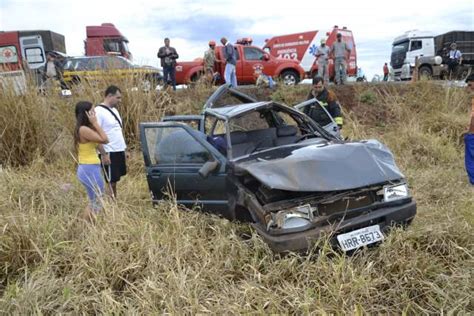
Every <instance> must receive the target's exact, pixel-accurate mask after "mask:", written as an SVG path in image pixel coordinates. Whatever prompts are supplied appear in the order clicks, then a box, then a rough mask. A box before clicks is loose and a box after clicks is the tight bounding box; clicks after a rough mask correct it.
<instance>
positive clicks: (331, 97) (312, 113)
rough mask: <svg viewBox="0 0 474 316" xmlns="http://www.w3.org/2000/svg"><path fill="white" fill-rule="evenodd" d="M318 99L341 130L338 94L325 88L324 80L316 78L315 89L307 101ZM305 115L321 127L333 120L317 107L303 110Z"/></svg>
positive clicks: (311, 106)
mask: <svg viewBox="0 0 474 316" xmlns="http://www.w3.org/2000/svg"><path fill="white" fill-rule="evenodd" d="M313 98H316V100H318V101H319V103H321V105H322V106H324V108H325V109H326V110H327V111H328V112H329V114H331V116H332V117H333V119H334V121H335V122H336V124H337V126H338V127H339V129H341V128H342V122H343V120H342V114H341V106H340V105H339V103H338V102H337V97H336V94H335V93H334V92H333V91H331V90H328V89H327V88H326V87H325V86H324V80H323V78H321V77H319V76H316V77H314V78H313V87H312V89H311V91H310V93H309V95H308V98H307V100H311V99H313ZM303 113H305V114H306V115H308V116H309V117H311V118H312V119H313V120H314V121H315V122H316V123H318V124H319V125H321V126H326V125H328V124H329V123H331V118H330V117H328V116H327V114H326V113H325V112H324V110H323V109H322V108H321V107H320V106H317V105H308V106H306V107H305V108H304V109H303Z"/></svg>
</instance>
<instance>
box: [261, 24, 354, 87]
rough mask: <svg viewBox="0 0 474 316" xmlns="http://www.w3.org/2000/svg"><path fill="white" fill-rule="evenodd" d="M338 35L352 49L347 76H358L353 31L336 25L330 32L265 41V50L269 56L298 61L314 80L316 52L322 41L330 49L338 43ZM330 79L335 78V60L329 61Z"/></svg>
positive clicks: (310, 33)
mask: <svg viewBox="0 0 474 316" xmlns="http://www.w3.org/2000/svg"><path fill="white" fill-rule="evenodd" d="M337 33H341V35H342V40H343V41H344V42H346V43H347V45H348V47H349V48H350V49H351V53H350V56H349V61H348V64H347V75H348V76H350V77H356V76H357V51H356V45H355V41H354V36H353V34H352V31H350V30H348V29H347V28H346V27H345V26H344V27H342V28H339V27H338V26H337V25H335V26H334V27H333V28H332V29H329V30H317V31H309V32H301V33H294V34H288V35H279V36H275V37H272V38H270V39H268V40H266V41H265V46H264V47H263V49H264V50H265V51H267V52H268V53H269V54H271V55H273V56H275V57H280V58H287V59H293V60H298V61H299V62H300V65H301V67H302V68H303V69H304V71H305V73H306V76H307V77H309V78H312V77H313V76H314V75H316V74H317V73H318V64H317V62H316V55H315V54H316V50H317V47H318V46H319V45H320V43H321V40H322V39H324V40H326V45H327V46H329V47H330V48H331V47H332V45H333V44H334V42H335V41H336V36H337ZM329 77H330V78H331V80H333V78H334V60H333V59H332V58H330V59H329Z"/></svg>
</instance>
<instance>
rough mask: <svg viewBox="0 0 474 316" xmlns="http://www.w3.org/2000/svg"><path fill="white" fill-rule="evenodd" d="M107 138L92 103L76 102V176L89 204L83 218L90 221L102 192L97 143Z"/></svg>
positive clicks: (105, 142) (95, 211) (98, 208)
mask: <svg viewBox="0 0 474 316" xmlns="http://www.w3.org/2000/svg"><path fill="white" fill-rule="evenodd" d="M108 142H109V139H108V138H107V135H106V134H105V132H104V130H102V128H101V127H100V125H99V123H98V122H97V117H96V116H95V111H94V107H93V105H92V103H90V102H87V101H80V102H78V103H77V104H76V129H75V131H74V143H75V145H76V148H77V153H78V160H79V166H78V167H77V177H78V178H79V181H80V182H81V183H82V184H83V185H84V187H85V188H86V191H87V195H88V197H89V204H88V205H87V206H86V208H85V209H84V213H83V216H82V217H83V218H84V219H85V220H88V221H91V220H92V219H93V216H94V215H95V214H96V213H97V212H99V211H100V209H101V203H100V198H101V195H102V193H103V192H104V180H103V179H102V175H101V172H100V160H99V156H98V155H97V146H98V144H107V143H108Z"/></svg>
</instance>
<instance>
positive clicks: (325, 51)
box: [316, 39, 329, 84]
mask: <svg viewBox="0 0 474 316" xmlns="http://www.w3.org/2000/svg"><path fill="white" fill-rule="evenodd" d="M316 58H317V61H318V76H319V77H322V78H323V79H324V83H325V84H328V83H329V72H328V61H329V47H328V46H326V40H325V39H322V40H321V45H320V46H319V47H318V49H317V51H316Z"/></svg>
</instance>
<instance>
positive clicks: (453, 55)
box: [447, 43, 462, 78]
mask: <svg viewBox="0 0 474 316" xmlns="http://www.w3.org/2000/svg"><path fill="white" fill-rule="evenodd" d="M450 48H451V50H450V51H449V52H448V56H447V57H448V58H449V59H448V70H449V78H452V77H453V75H455V74H456V68H457V66H458V65H460V64H461V63H462V54H461V51H459V50H458V49H457V45H456V43H451V46H450Z"/></svg>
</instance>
